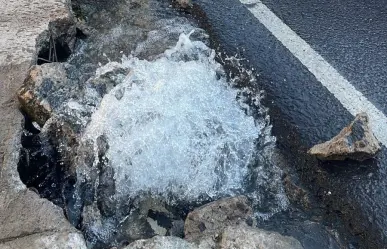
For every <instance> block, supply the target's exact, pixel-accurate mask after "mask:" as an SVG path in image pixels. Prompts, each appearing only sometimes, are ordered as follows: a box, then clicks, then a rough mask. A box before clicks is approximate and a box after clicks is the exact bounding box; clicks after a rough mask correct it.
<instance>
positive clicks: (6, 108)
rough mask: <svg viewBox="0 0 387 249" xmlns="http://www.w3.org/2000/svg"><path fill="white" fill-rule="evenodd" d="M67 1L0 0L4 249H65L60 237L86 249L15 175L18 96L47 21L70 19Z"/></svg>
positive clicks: (46, 203)
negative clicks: (17, 91) (70, 238)
mask: <svg viewBox="0 0 387 249" xmlns="http://www.w3.org/2000/svg"><path fill="white" fill-rule="evenodd" d="M66 2H67V1H59V0H44V1H43V0H11V1H8V0H7V1H6V0H0V6H2V7H1V17H0V34H1V36H0V88H1V91H0V116H1V118H0V224H1V225H0V236H1V237H0V248H1V249H3V248H4V249H5V248H46V247H47V246H45V245H50V246H48V247H49V248H65V247H64V246H65V245H66V243H64V241H65V240H64V239H57V238H59V237H61V238H62V237H63V236H65V237H66V236H67V237H68V236H69V237H74V236H75V237H77V238H79V240H77V241H79V243H78V242H77V245H79V247H73V248H86V247H85V244H84V242H83V238H82V235H81V234H80V233H78V232H77V231H76V230H75V228H73V227H72V226H71V225H70V224H69V223H68V222H67V221H66V219H65V217H64V215H63V212H62V211H61V209H60V208H59V207H56V206H55V205H53V204H52V203H50V202H49V201H47V200H44V199H41V198H40V197H39V196H38V195H37V194H35V193H33V192H32V191H29V190H27V188H26V186H25V185H24V184H23V183H22V182H21V180H20V178H19V174H18V171H17V163H18V160H19V151H20V147H21V145H20V137H21V133H22V129H23V116H22V114H21V113H20V112H19V110H18V108H19V106H18V104H17V100H16V97H15V93H16V90H17V89H18V88H20V86H21V85H22V83H23V81H24V79H25V77H26V74H27V71H28V69H29V67H30V66H31V65H33V64H35V63H36V61H37V54H38V52H37V48H36V44H37V39H38V38H39V37H40V35H41V34H42V33H43V32H44V31H46V30H47V29H48V26H49V23H50V22H52V21H55V20H70V19H71V16H70V12H69V8H68V6H67V4H66ZM47 241H54V242H53V243H51V242H50V243H48V242H47ZM20 243H21V244H20ZM67 245H69V244H67Z"/></svg>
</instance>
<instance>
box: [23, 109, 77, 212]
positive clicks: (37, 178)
mask: <svg viewBox="0 0 387 249" xmlns="http://www.w3.org/2000/svg"><path fill="white" fill-rule="evenodd" d="M23 115H24V117H25V126H24V132H23V134H22V138H21V144H22V149H21V153H20V159H19V162H18V172H19V176H20V179H21V180H22V182H23V183H24V184H25V185H26V186H27V187H28V188H30V189H32V190H33V191H36V192H38V193H39V195H40V196H41V197H42V198H46V199H49V200H50V201H52V202H53V203H54V204H56V205H58V206H60V207H62V208H63V207H64V206H65V203H64V201H65V199H66V198H65V196H68V195H69V193H70V192H71V191H72V186H73V185H74V182H75V178H72V177H71V176H69V174H68V172H67V171H68V169H67V167H66V165H63V163H62V161H61V156H60V153H59V148H58V147H57V146H55V145H54V144H53V143H52V141H50V139H46V138H43V137H42V136H41V133H40V131H39V130H38V129H37V128H36V126H34V124H33V122H32V120H31V119H30V118H29V117H28V116H27V115H26V114H24V113H23Z"/></svg>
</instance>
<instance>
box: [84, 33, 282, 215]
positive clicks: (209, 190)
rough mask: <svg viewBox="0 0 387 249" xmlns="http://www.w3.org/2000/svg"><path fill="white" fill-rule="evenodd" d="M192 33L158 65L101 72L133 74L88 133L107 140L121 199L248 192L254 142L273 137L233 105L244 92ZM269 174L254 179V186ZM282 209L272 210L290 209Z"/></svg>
mask: <svg viewBox="0 0 387 249" xmlns="http://www.w3.org/2000/svg"><path fill="white" fill-rule="evenodd" d="M191 33H192V32H191ZM191 33H190V34H191ZM190 34H188V35H186V34H181V35H180V38H179V41H178V43H177V44H176V46H174V47H172V48H171V49H168V50H166V51H165V52H164V53H163V54H162V55H161V56H159V57H158V59H155V60H153V61H147V60H140V59H138V58H136V57H133V56H131V57H124V58H123V60H122V62H121V63H117V62H110V63H108V64H107V65H105V66H103V67H101V68H99V69H98V71H97V76H98V75H100V74H104V73H106V72H109V71H113V70H115V69H117V68H125V69H128V70H129V71H130V72H129V74H128V75H127V76H126V77H125V79H124V80H123V81H122V83H120V84H118V85H117V86H116V87H114V88H113V89H112V90H111V91H110V92H109V93H108V94H106V95H105V96H104V98H103V99H102V101H101V105H100V107H99V108H98V110H97V111H96V112H95V113H94V114H93V116H92V120H91V122H90V124H89V125H88V127H87V129H86V132H85V136H84V137H85V139H91V140H94V141H95V140H96V139H97V138H98V137H100V136H101V135H104V136H106V138H107V140H108V143H109V149H108V151H107V153H106V158H107V160H108V161H109V164H110V165H111V167H112V168H113V169H114V172H115V173H114V180H115V188H116V197H117V198H118V199H119V198H125V197H127V196H138V195H141V194H143V193H151V194H154V195H157V196H162V197H164V198H165V199H168V198H170V197H171V196H172V197H173V198H172V199H178V200H179V201H188V202H192V201H195V200H198V199H200V198H203V197H204V198H206V199H209V198H219V197H222V196H227V195H235V194H241V193H242V194H246V193H245V186H246V181H248V179H251V177H250V176H251V174H252V172H251V171H252V168H255V169H256V170H257V169H258V170H259V167H258V168H257V167H255V166H253V165H254V164H255V163H256V162H257V153H256V150H257V148H256V146H257V140H258V138H259V137H264V140H265V139H266V140H272V139H271V136H270V135H269V134H266V133H267V131H266V130H267V129H266V128H267V127H266V124H265V123H263V122H261V123H260V122H258V123H257V120H254V118H253V117H252V116H249V115H246V113H248V112H249V111H248V110H247V109H248V106H247V105H246V104H244V103H243V101H242V100H241V101H240V102H238V101H236V96H237V95H238V93H239V92H238V91H237V90H235V89H233V88H231V87H230V85H229V83H228V82H227V80H226V77H225V75H224V72H223V69H222V66H221V65H220V64H219V63H217V62H216V61H215V53H214V51H213V50H211V49H209V48H208V47H207V46H206V45H205V44H204V43H203V42H200V41H191V40H190ZM241 99H243V98H241ZM95 144H96V143H95ZM95 149H96V151H97V148H95ZM96 153H97V152H96ZM262 153H263V151H262ZM95 158H98V157H97V156H96V157H95ZM97 163H98V162H97V160H96V162H95V164H97ZM262 170H267V169H262ZM269 170H270V169H269ZM265 175H267V174H266V173H265V172H261V173H258V174H256V177H255V178H254V181H259V180H260V179H257V176H265ZM274 175H275V174H271V176H274ZM277 178H279V177H278V176H277ZM271 180H272V181H273V182H276V184H277V185H278V188H277V190H276V191H277V192H278V193H275V195H277V197H278V198H279V199H280V201H279V202H282V201H283V200H286V197H284V195H283V193H282V192H283V191H282V190H281V186H280V183H279V179H271ZM277 180H278V181H277ZM249 184H250V183H249ZM258 184H259V183H258ZM253 185H254V186H255V185H256V183H254V184H253ZM253 192H254V190H253ZM254 193H255V194H257V193H256V192H254ZM253 195H254V194H253ZM253 195H251V196H253ZM262 198H263V197H256V199H257V200H260V199H262ZM285 202H286V201H285ZM273 204H274V203H273ZM274 206H276V204H274ZM280 206H281V208H278V206H276V207H275V209H282V208H283V206H286V205H283V203H281V204H280ZM273 210H274V209H273Z"/></svg>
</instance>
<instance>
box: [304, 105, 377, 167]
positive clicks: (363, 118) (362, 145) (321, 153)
mask: <svg viewBox="0 0 387 249" xmlns="http://www.w3.org/2000/svg"><path fill="white" fill-rule="evenodd" d="M368 123H369V118H368V115H367V114H366V113H360V114H358V115H356V118H355V120H354V121H353V122H352V123H351V124H350V125H349V126H347V127H345V128H344V129H343V130H342V131H341V132H340V133H339V134H338V135H337V136H335V137H334V138H332V139H331V140H329V141H327V142H325V143H322V144H318V145H315V146H313V147H312V148H311V149H310V150H309V151H308V153H309V154H311V155H314V156H316V157H317V158H319V159H321V160H345V159H353V160H358V161H364V160H366V159H369V158H372V157H374V156H375V155H376V153H377V152H378V151H379V150H380V144H379V141H378V140H377V139H376V137H375V136H374V134H373V133H372V131H371V129H370V126H369V124H368Z"/></svg>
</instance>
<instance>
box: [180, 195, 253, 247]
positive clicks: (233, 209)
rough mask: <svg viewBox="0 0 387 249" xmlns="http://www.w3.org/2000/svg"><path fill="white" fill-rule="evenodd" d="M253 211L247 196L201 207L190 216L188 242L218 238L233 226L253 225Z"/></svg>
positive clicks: (188, 218) (187, 232) (187, 224)
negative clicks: (205, 238)
mask: <svg viewBox="0 0 387 249" xmlns="http://www.w3.org/2000/svg"><path fill="white" fill-rule="evenodd" d="M252 214H253V212H252V209H251V207H250V206H249V204H248V200H247V198H246V197H245V196H238V197H232V198H225V199H221V200H219V201H215V202H211V203H209V204H207V205H204V206H202V207H199V208H197V209H195V210H194V211H192V212H191V213H189V214H188V216H187V219H186V221H185V227H184V234H185V238H186V239H187V240H188V241H195V242H197V241H199V240H201V239H202V238H203V237H214V238H215V237H217V236H218V235H219V234H220V233H221V232H222V230H223V229H224V228H225V227H227V226H231V225H237V224H246V223H248V224H250V225H251V224H252V223H253V220H252V218H251V217H252Z"/></svg>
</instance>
